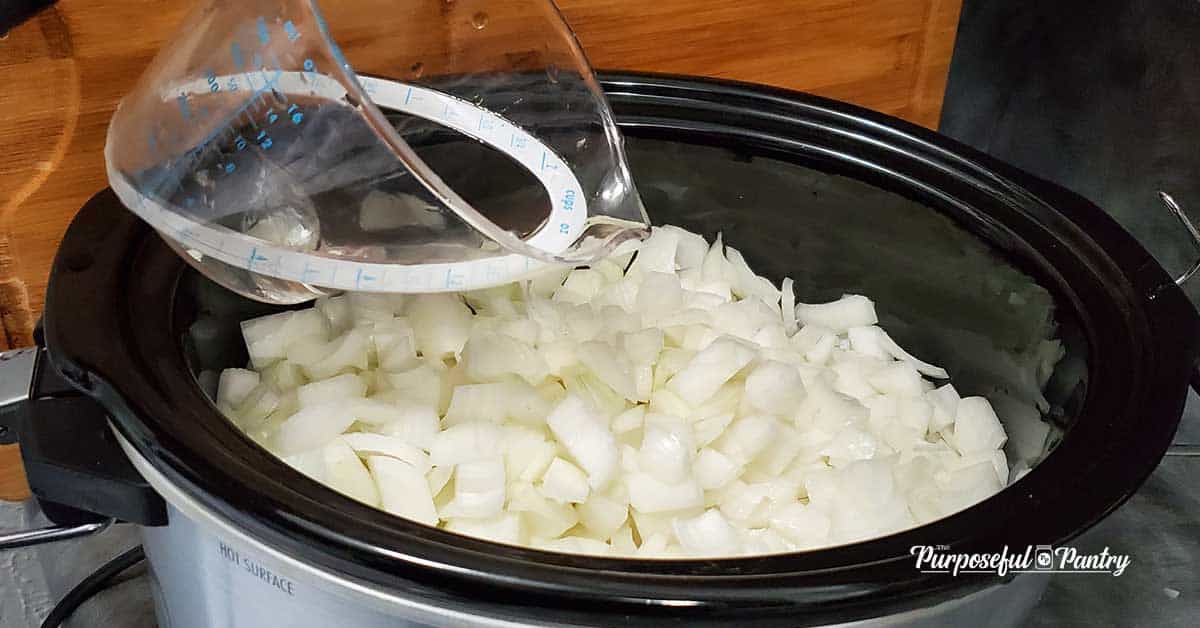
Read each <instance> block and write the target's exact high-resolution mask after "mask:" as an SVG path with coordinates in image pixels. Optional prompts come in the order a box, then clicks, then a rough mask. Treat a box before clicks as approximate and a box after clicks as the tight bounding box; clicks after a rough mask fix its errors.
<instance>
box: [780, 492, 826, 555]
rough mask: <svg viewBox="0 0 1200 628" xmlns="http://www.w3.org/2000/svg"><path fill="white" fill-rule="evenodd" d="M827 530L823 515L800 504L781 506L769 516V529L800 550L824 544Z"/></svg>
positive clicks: (810, 507)
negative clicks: (775, 531)
mask: <svg viewBox="0 0 1200 628" xmlns="http://www.w3.org/2000/svg"><path fill="white" fill-rule="evenodd" d="M829 528H830V521H829V517H828V516H826V515H825V513H823V512H821V511H820V510H818V509H817V508H814V507H813V506H809V505H806V504H802V503H800V502H795V503H791V504H788V505H786V506H783V507H782V508H780V509H779V510H776V511H775V512H774V513H772V515H771V529H773V530H777V531H778V532H779V534H781V535H782V536H783V537H784V538H786V539H787V540H788V541H791V542H792V543H794V544H796V546H797V547H800V548H802V549H805V548H810V547H820V546H822V545H824V544H826V543H827V542H828V540H829Z"/></svg>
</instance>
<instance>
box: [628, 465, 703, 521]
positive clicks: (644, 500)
mask: <svg viewBox="0 0 1200 628" xmlns="http://www.w3.org/2000/svg"><path fill="white" fill-rule="evenodd" d="M625 485H626V486H627V487H628V488H629V504H630V505H631V506H633V507H634V508H636V509H637V510H638V511H640V512H646V513H655V512H669V511H672V510H682V509H684V508H694V507H697V506H703V505H704V491H703V489H701V488H700V485H699V484H697V483H696V481H695V480H692V479H688V480H684V481H683V482H679V483H677V484H668V483H666V482H662V481H660V480H659V479H658V478H656V477H654V476H653V475H650V474H649V473H632V474H629V475H627V476H625Z"/></svg>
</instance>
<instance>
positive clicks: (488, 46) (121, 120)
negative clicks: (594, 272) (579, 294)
mask: <svg viewBox="0 0 1200 628" xmlns="http://www.w3.org/2000/svg"><path fill="white" fill-rule="evenodd" d="M322 9H324V11H322ZM105 161H106V165H107V169H108V178H109V182H110V185H111V186H112V187H113V189H114V191H116V193H117V195H118V196H119V197H120V198H121V200H122V202H123V203H124V204H125V205H126V206H127V207H129V208H130V209H131V210H132V211H134V212H136V213H137V214H138V215H139V216H140V217H142V218H143V219H144V220H146V221H147V222H148V223H150V224H151V225H152V226H153V227H154V228H155V229H157V230H158V231H159V232H160V233H161V234H162V235H163V236H164V238H165V239H166V240H167V241H168V243H169V244H171V246H173V247H174V248H175V249H176V250H177V251H178V252H179V253H180V254H181V255H182V256H183V257H184V259H186V260H187V261H188V262H189V263H191V264H192V265H193V266H195V267H197V268H198V269H199V270H201V271H202V272H204V273H205V274H207V275H208V276H209V277H211V278H213V279H215V280H216V281H218V282H219V283H221V284H222V285H224V286H225V287H227V288H230V289H232V290H234V291H236V292H239V293H241V294H244V295H246V296H250V297H252V298H256V299H259V300H264V301H272V302H280V303H296V302H301V301H306V300H309V299H312V298H315V297H316V296H317V295H319V294H323V293H326V292H329V291H338V290H365V291H386V292H434V291H448V290H469V289H473V288H480V287H486V286H491V285H498V284H501V283H505V282H508V281H512V280H514V279H518V278H520V277H522V276H525V275H527V274H529V273H530V272H531V271H532V270H534V269H536V268H537V267H539V266H541V265H544V264H547V263H581V262H586V261H589V260H593V259H595V258H597V257H599V256H602V255H603V254H605V253H606V252H608V251H609V250H611V249H612V248H613V247H615V246H616V245H617V244H618V243H620V242H622V241H624V240H627V239H629V238H634V237H640V236H642V235H644V234H645V229H646V225H647V222H648V221H647V219H646V215H645V210H644V209H643V207H642V204H641V201H640V199H639V197H638V195H637V192H636V190H635V188H634V185H633V182H632V180H631V178H630V175H629V170H628V166H627V164H626V162H625V156H624V151H623V146H622V141H621V136H620V134H619V133H618V131H617V128H616V125H615V124H614V122H613V118H612V113H611V111H610V110H609V108H608V104H607V102H606V100H605V99H604V96H603V94H602V93H601V91H600V88H599V86H598V84H597V83H596V81H595V78H594V76H593V74H592V71H591V69H590V67H589V66H588V64H587V60H586V58H585V57H584V55H583V53H582V51H581V50H580V48H579V45H578V43H577V42H576V41H575V38H574V35H573V34H572V33H571V31H570V29H569V27H568V26H567V25H566V23H565V22H564V21H563V19H562V17H561V16H560V15H559V13H558V10H557V8H556V7H555V6H554V5H553V4H552V3H551V2H549V1H547V0H499V1H482V0H404V1H400V2H396V1H388V0H341V1H337V2H330V3H328V4H327V5H326V6H323V7H321V8H318V6H317V4H316V3H315V2H314V1H305V0H239V1H237V2H233V1H231V0H207V1H206V2H203V3H202V4H201V5H200V6H198V7H197V8H196V9H194V10H193V12H192V13H191V14H190V15H189V16H188V17H187V18H186V19H185V20H184V23H183V24H182V25H181V27H180V29H179V31H178V33H177V35H176V36H175V37H174V38H173V39H172V40H170V41H169V42H168V43H167V44H166V45H165V46H164V47H163V49H162V50H161V51H160V52H159V54H158V56H157V57H156V58H155V60H154V61H153V62H152V64H151V65H150V67H149V68H148V69H147V70H146V72H145V73H144V74H143V76H142V77H141V78H140V79H139V81H138V83H137V86H136V87H135V89H134V90H133V91H132V92H131V93H130V94H129V95H128V96H126V98H125V99H124V100H122V102H121V104H120V106H119V107H118V109H117V111H116V113H115V114H114V116H113V119H112V122H111V124H110V126H109V131H108V138H107V144H106V146H105Z"/></svg>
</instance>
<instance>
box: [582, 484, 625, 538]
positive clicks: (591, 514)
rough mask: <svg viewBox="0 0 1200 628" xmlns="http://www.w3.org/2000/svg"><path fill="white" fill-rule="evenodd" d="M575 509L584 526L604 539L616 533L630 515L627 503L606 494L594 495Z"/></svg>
mask: <svg viewBox="0 0 1200 628" xmlns="http://www.w3.org/2000/svg"><path fill="white" fill-rule="evenodd" d="M575 509H576V511H577V512H578V513H579V522H580V523H582V524H583V527H585V528H587V529H588V531H589V532H591V533H592V534H595V535H596V536H597V537H599V538H602V539H607V538H610V537H611V536H613V535H614V534H616V533H617V531H618V530H619V529H620V528H621V526H622V525H624V524H625V520H626V519H627V518H628V517H629V506H628V505H627V504H625V503H622V502H620V501H617V500H615V499H613V498H611V497H608V496H605V495H592V496H591V497H590V498H588V499H587V500H586V501H584V502H583V503H581V504H579V505H578V506H576V508H575Z"/></svg>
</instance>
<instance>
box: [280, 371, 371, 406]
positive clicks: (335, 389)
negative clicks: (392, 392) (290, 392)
mask: <svg viewBox="0 0 1200 628" xmlns="http://www.w3.org/2000/svg"><path fill="white" fill-rule="evenodd" d="M366 393H367V383H366V382H365V381H363V380H362V378H360V377H359V376H358V375H355V374H354V373H345V374H343V375H338V376H336V377H331V378H329V379H323V380H320V381H316V382H313V383H311V384H305V385H303V386H301V387H299V388H297V389H296V398H297V400H298V401H299V402H300V407H301V408H307V407H309V406H315V405H319V404H322V403H330V402H337V401H341V402H345V401H347V400H349V399H351V398H356V397H362V396H363V395H365V394H366Z"/></svg>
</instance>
